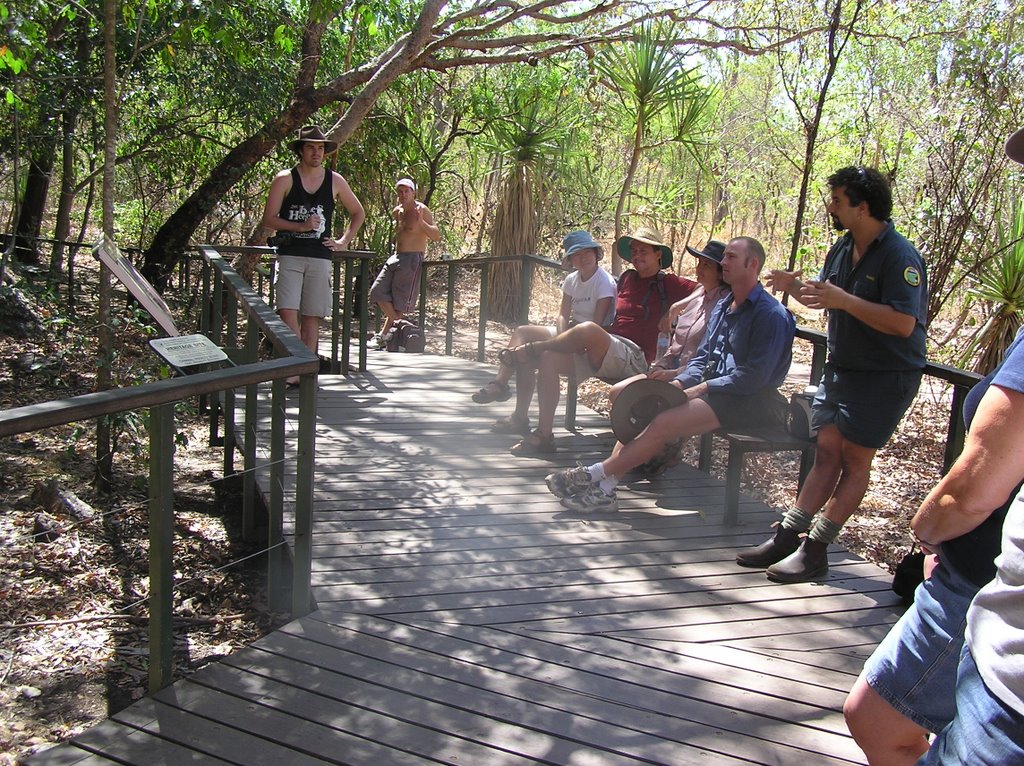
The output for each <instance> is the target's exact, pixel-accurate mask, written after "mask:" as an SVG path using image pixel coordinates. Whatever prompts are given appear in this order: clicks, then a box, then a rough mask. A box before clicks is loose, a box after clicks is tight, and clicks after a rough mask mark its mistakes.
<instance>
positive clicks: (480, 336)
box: [476, 261, 491, 362]
mask: <svg viewBox="0 0 1024 766" xmlns="http://www.w3.org/2000/svg"><path fill="white" fill-rule="evenodd" d="M490 279H491V264H489V263H487V261H484V263H483V264H481V266H480V319H479V320H478V324H477V337H476V360H477V361H478V362H482V361H484V343H485V342H486V341H487V285H488V283H489V282H490Z"/></svg>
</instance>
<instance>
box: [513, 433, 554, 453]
mask: <svg viewBox="0 0 1024 766" xmlns="http://www.w3.org/2000/svg"><path fill="white" fill-rule="evenodd" d="M509 451H510V452H511V453H512V454H513V455H550V454H551V453H552V452H554V451H555V435H554V434H552V435H551V436H545V435H544V434H542V433H541V432H540V431H539V430H538V429H534V430H533V431H531V432H530V435H529V436H527V437H525V438H524V439H523V440H522V441H521V442H519V443H518V444H513V445H512V449H511V450H509Z"/></svg>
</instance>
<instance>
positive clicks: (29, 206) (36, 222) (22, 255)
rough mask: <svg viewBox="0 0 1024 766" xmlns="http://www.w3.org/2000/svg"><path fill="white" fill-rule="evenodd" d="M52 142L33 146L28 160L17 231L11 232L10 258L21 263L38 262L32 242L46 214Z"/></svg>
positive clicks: (51, 164) (52, 152)
mask: <svg viewBox="0 0 1024 766" xmlns="http://www.w3.org/2000/svg"><path fill="white" fill-rule="evenodd" d="M54 143H55V142H54V141H53V140H52V139H48V140H47V141H46V143H45V144H44V145H43V146H37V147H36V148H35V149H34V150H33V152H32V156H31V157H30V158H29V162H28V175H27V176H26V178H25V193H24V195H23V196H22V198H21V217H19V218H18V229H17V231H16V232H15V234H16V238H17V244H16V245H15V248H14V257H15V259H16V260H18V261H21V262H22V263H31V264H38V263H39V243H38V242H36V240H37V239H38V237H39V234H40V229H41V227H42V221H43V215H45V213H46V197H47V195H48V193H49V191H50V174H51V173H53V154H54V148H55V147H54Z"/></svg>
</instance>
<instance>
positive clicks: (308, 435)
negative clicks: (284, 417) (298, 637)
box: [292, 375, 317, 617]
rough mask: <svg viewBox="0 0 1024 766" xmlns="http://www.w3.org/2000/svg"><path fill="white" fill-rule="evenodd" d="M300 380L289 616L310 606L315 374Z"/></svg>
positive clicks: (304, 376) (295, 614)
mask: <svg viewBox="0 0 1024 766" xmlns="http://www.w3.org/2000/svg"><path fill="white" fill-rule="evenodd" d="M300 380H301V382H300V383H299V432H298V435H297V442H296V455H295V540H294V543H293V544H294V562H295V563H294V567H293V569H292V616H293V617H299V616H301V615H304V614H307V613H308V612H309V610H310V609H311V608H312V595H311V580H312V571H313V471H314V469H315V467H316V461H315V459H314V454H315V451H316V388H317V385H316V384H317V376H316V375H303V376H302V377H301V378H300Z"/></svg>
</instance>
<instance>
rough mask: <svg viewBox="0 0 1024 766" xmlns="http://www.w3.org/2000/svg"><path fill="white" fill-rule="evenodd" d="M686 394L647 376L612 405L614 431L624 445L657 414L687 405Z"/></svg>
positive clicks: (623, 391) (622, 392) (627, 387)
mask: <svg viewBox="0 0 1024 766" xmlns="http://www.w3.org/2000/svg"><path fill="white" fill-rule="evenodd" d="M686 402H687V398H686V394H685V393H683V391H682V389H680V388H676V387H675V386H673V385H672V384H671V383H668V382H666V381H664V380H654V379H652V378H644V379H642V380H635V381H633V382H632V383H630V384H629V385H628V386H626V387H625V388H624V389H622V391H621V393H619V395H618V396H617V397H615V404H613V405H612V416H611V418H612V431H613V432H614V433H615V438H616V439H618V440H619V441H620V442H622V443H623V444H626V443H627V442H631V441H633V440H634V439H635V438H636V437H637V436H639V435H640V432H641V431H643V430H644V429H645V428H647V426H649V425H650V424H651V421H652V420H654V418H655V417H657V415H658V413H660V412H664V411H665V410H670V409H672V408H673V407H678V406H679V405H681V404H686Z"/></svg>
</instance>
